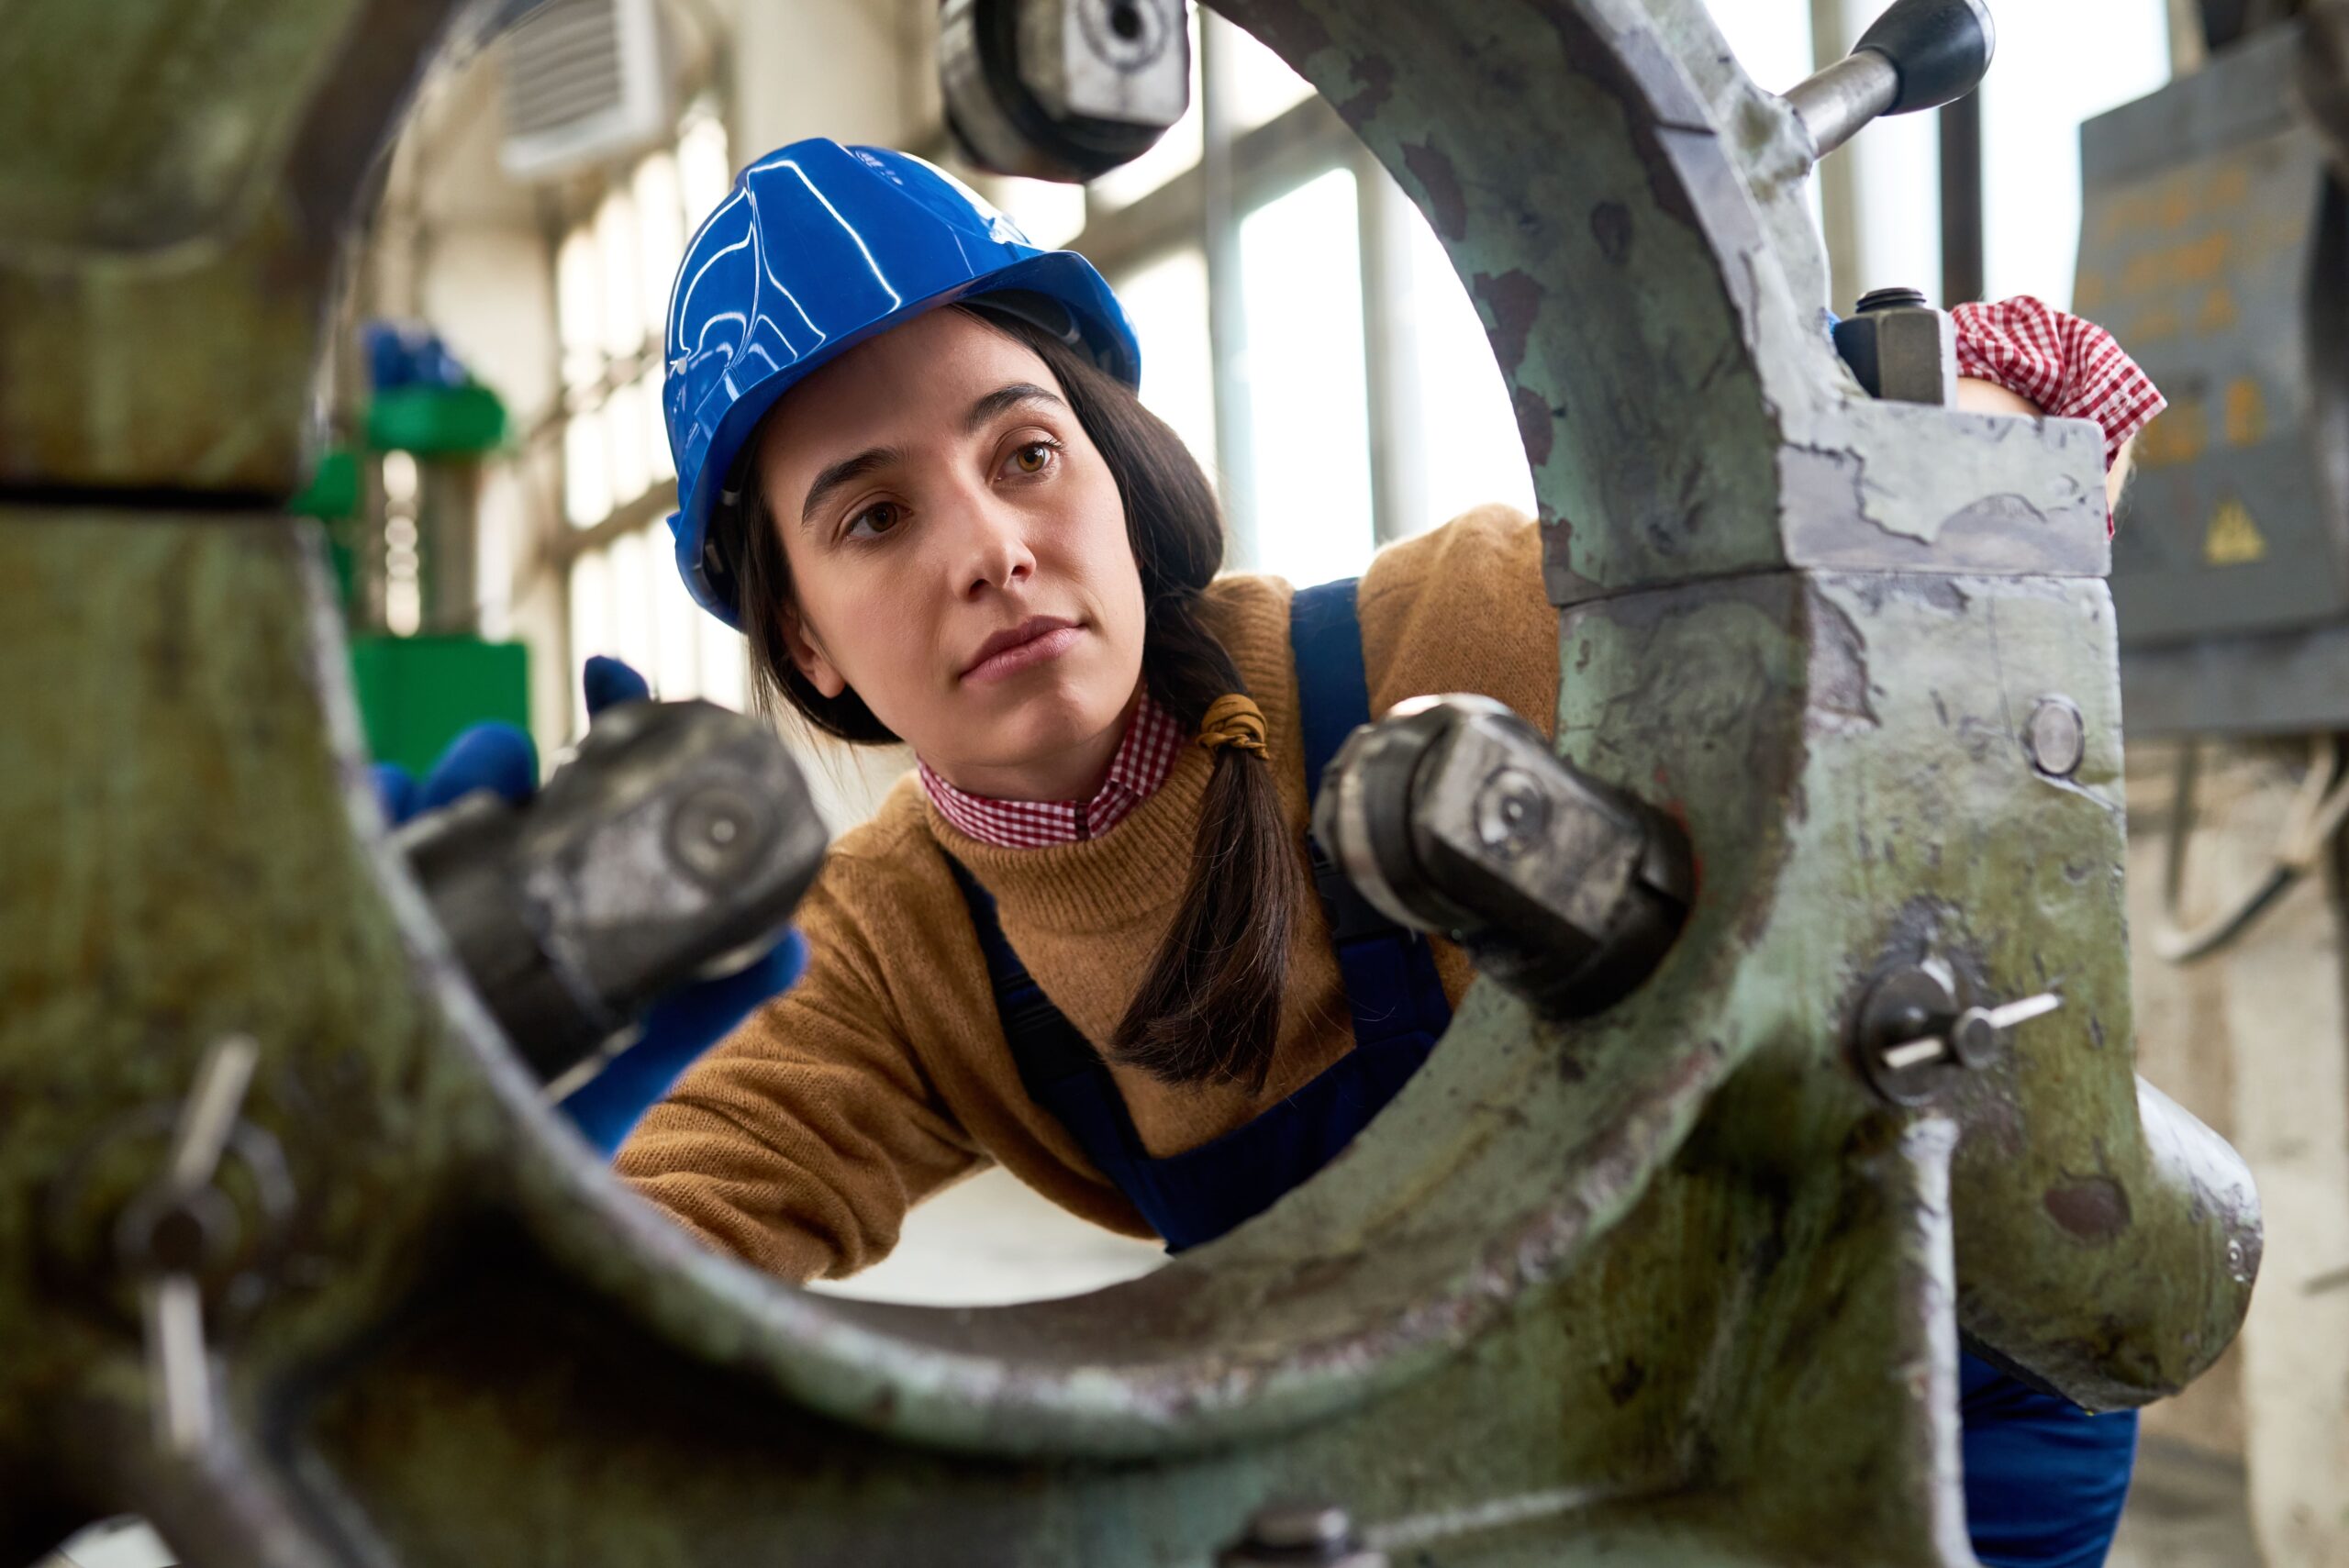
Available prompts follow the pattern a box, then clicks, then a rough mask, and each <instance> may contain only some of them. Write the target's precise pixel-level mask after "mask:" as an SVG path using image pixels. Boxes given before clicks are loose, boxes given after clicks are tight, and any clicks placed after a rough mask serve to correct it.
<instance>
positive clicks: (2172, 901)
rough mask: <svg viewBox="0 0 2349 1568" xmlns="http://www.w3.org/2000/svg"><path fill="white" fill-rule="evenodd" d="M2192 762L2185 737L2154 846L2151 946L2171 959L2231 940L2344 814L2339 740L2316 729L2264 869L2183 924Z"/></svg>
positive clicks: (2318, 853) (2197, 760)
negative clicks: (2158, 875) (2158, 909)
mask: <svg viewBox="0 0 2349 1568" xmlns="http://www.w3.org/2000/svg"><path fill="white" fill-rule="evenodd" d="M2200 766H2201V747H2200V745H2199V742H2196V741H2192V740H2189V741H2188V742H2187V743H2186V744H2185V745H2184V746H2182V747H2180V748H2179V750H2178V753H2177V782H2176V785H2175V787H2174V791H2173V794H2172V798H2171V805H2170V817H2169V830H2168V834H2167V840H2166V842H2165V844H2164V846H2163V851H2162V923H2161V928H2160V929H2158V930H2157V931H2155V932H2154V951H2155V952H2157V953H2159V954H2160V955H2161V956H2162V957H2163V958H2165V959H2166V960H2168V961H2169V962H2172V963H2192V962H2195V961H2196V960H2198V959H2204V958H2208V957H2210V955H2211V954H2212V953H2215V952H2219V951H2223V950H2225V949H2226V948H2228V947H2231V946H2232V945H2233V944H2234V942H2235V940H2236V939H2237V938H2239V937H2241V936H2242V935H2243V933H2244V932H2245V931H2248V930H2249V929H2251V928H2252V927H2253V926H2254V925H2256V924H2257V923H2258V921H2259V917H2261V916H2262V915H2264V914H2266V912H2267V911H2268V910H2269V909H2271V908H2273V907H2274V906H2275V904H2276V901H2277V899H2279V898H2281V897H2283V896H2284V895H2285V894H2286V893H2288V892H2289V891H2290V890H2291V887H2292V885H2293V884H2295V883H2297V882H2299V880H2300V878H2302V877H2304V876H2306V875H2308V873H2310V872H2311V871H2313V870H2315V869H2316V867H2317V865H2318V864H2319V862H2321V859H2322V857H2323V855H2324V851H2325V846H2327V845H2328V844H2330V843H2332V840H2334V839H2335V838H2336V837H2338V836H2339V834H2340V832H2341V826H2342V824H2343V822H2344V821H2349V778H2344V777H2343V776H2342V772H2341V745H2340V742H2339V740H2336V739H2335V738H2334V737H2333V736H2332V735H2329V734H2327V735H2319V736H2316V737H2314V738H2313V739H2311V740H2310V742H2309V765H2308V771H2307V772H2306V773H2303V774H2301V775H2300V787H2299V790H2298V791H2297V792H2296V793H2295V794H2294V795H2293V796H2292V806H2291V810H2290V811H2289V812H2288V814H2287V815H2286V817H2285V818H2284V827H2283V830H2282V831H2281V832H2280V833H2279V834H2277V840H2276V849H2275V851H2274V855H2273V858H2272V860H2271V862H2270V864H2269V866H2268V869H2267V872H2266V875H2264V876H2262V877H2260V878H2259V880H2258V881H2257V882H2255V883H2254V884H2252V885H2251V886H2250V887H2249V888H2248V889H2246V890H2245V891H2244V892H2243V894H2242V895H2239V896H2237V897H2235V898H2233V899H2232V900H2230V901H2229V902H2228V903H2227V904H2226V905H2225V906H2222V907H2221V909H2220V910H2219V912H2218V913H2217V914H2215V915H2212V916H2211V917H2210V918H2209V919H2206V920H2203V921H2201V922H2200V923H2199V924H2198V925H2195V926H2193V927H2190V928H2189V927H2186V926H2184V925H2182V924H2181V923H2180V920H2181V916H2180V907H2181V906H2182V904H2183V903H2184V894H2185V888H2186V846H2187V844H2188V841H2189V840H2191V839H2192V838H2193V834H2194V786H2195V783H2196V781H2197V779H2198V777H2199V773H2200Z"/></svg>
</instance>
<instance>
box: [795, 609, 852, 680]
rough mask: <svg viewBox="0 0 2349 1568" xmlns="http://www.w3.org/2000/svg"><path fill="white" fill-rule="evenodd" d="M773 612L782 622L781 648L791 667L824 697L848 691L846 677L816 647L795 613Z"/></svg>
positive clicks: (797, 613) (821, 650) (813, 639)
mask: <svg viewBox="0 0 2349 1568" xmlns="http://www.w3.org/2000/svg"><path fill="white" fill-rule="evenodd" d="M777 613H778V615H779V617H780V618H781V620H782V622H783V646H784V647H785V650H786V651H789V653H790V654H791V663H792V667H793V668H794V669H796V670H797V671H798V672H799V673H800V674H801V676H802V677H804V678H805V679H806V680H807V684H809V685H811V686H813V687H815V688H816V690H817V691H818V692H819V693H821V694H822V695H824V696H825V697H826V698H831V697H836V696H838V695H841V693H842V692H844V691H846V690H848V681H847V678H846V677H844V676H843V675H841V673H840V671H839V670H838V669H836V668H834V666H833V664H832V662H831V660H830V659H829V657H827V656H826V654H825V652H824V651H823V649H822V648H821V647H819V646H818V644H817V642H816V639H815V637H814V635H813V634H812V633H811V632H809V631H808V629H807V626H806V625H805V624H804V623H803V622H802V621H801V620H800V618H799V612H798V611H797V610H796V609H795V608H793V607H792V606H788V605H786V606H784V607H783V609H782V610H780V611H779V612H777Z"/></svg>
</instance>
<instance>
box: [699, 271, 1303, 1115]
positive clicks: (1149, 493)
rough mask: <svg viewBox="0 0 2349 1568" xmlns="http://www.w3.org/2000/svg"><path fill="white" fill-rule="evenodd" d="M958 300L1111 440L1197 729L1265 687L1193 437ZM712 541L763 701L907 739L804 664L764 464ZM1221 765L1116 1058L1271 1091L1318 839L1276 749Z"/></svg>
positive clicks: (862, 732)
mask: <svg viewBox="0 0 2349 1568" xmlns="http://www.w3.org/2000/svg"><path fill="white" fill-rule="evenodd" d="M955 308H960V309H964V310H967V311H969V312H970V314H972V315H973V316H975V317H978V318H979V319H980V320H982V321H985V323H986V324H987V325H988V326H990V327H992V328H996V330H997V331H1000V332H1004V333H1007V334H1008V335H1009V336H1011V337H1013V338H1016V339H1019V341H1020V342H1021V343H1022V344H1024V345H1026V346H1027V347H1028V348H1030V349H1031V350H1034V351H1035V352H1036V354H1037V355H1038V356H1039V357H1040V358H1041V359H1042V360H1043V361H1044V363H1045V364H1046V365H1047V366H1049V367H1050V368H1051V370H1052V373H1053V374H1054V375H1055V376H1056V377H1058V378H1059V381H1060V384H1061V390H1062V391H1063V392H1064V393H1065V394H1066V395H1067V396H1068V401H1069V406H1070V407H1071V408H1072V409H1074V412H1075V414H1076V417H1077V422H1078V423H1079V424H1081V425H1082V426H1084V428H1085V434H1086V435H1087V436H1088V437H1090V438H1091V439H1092V441H1093V444H1094V445H1095V446H1096V447H1097V448H1098V449H1099V450H1100V452H1101V456H1102V458H1103V460H1104V461H1105V462H1107V463H1108V468H1109V472H1110V473H1111V474H1113V475H1114V476H1115V477H1116V479H1117V482H1118V494H1119V497H1120V499H1122V500H1123V501H1124V503H1125V508H1126V537H1127V539H1128V541H1129V542H1130V544H1131V546H1132V548H1133V552H1134V561H1135V563H1136V564H1137V566H1139V568H1140V569H1141V588H1142V603H1143V614H1144V621H1145V625H1144V631H1143V639H1142V672H1143V675H1144V678H1145V679H1147V680H1148V682H1149V683H1150V693H1151V695H1152V697H1153V698H1154V699H1156V701H1157V702H1158V704H1159V706H1162V707H1163V708H1165V709H1166V711H1167V712H1169V713H1170V714H1173V715H1174V716H1175V717H1176V718H1177V719H1178V720H1180V721H1181V722H1182V723H1183V724H1184V725H1185V726H1186V728H1192V729H1197V727H1198V725H1199V723H1200V720H1201V719H1202V718H1203V717H1204V716H1205V715H1206V713H1207V710H1208V706H1210V705H1211V704H1213V703H1214V702H1215V700H1216V699H1217V698H1218V697H1220V696H1223V695H1227V694H1230V693H1240V694H1241V695H1245V694H1246V692H1247V686H1246V684H1245V683H1243V682H1242V681H1241V678H1240V672H1239V670H1238V669H1237V668H1236V667H1235V666H1234V665H1233V663H1232V662H1231V655H1230V653H1229V652H1227V651H1225V649H1224V646H1223V644H1222V643H1221V642H1220V641H1219V640H1218V639H1217V638H1216V636H1215V634H1214V632H1212V631H1210V630H1209V629H1208V627H1207V625H1206V623H1205V622H1204V621H1203V620H1202V619H1201V618H1200V615H1199V607H1200V603H1201V597H1200V596H1201V594H1202V593H1203V591H1204V590H1205V589H1206V587H1207V585H1208V583H1209V582H1210V581H1212V580H1213V578H1214V576H1215V574H1216V573H1217V571H1218V570H1219V568H1220V567H1221V566H1222V564H1223V537H1224V536H1223V517H1222V514H1221V511H1220V509H1219V507H1218V506H1217V505H1216V498H1215V491H1214V489H1213V488H1212V487H1211V486H1210V485H1209V484H1208V479H1207V475H1206V474H1204V473H1201V472H1200V471H1199V465H1198V463H1197V461H1196V460H1195V459H1194V458H1193V457H1192V456H1191V453H1190V450H1189V449H1188V448H1187V447H1186V446H1185V445H1184V444H1183V440H1182V438H1181V437H1179V436H1177V435H1175V432H1174V431H1173V430H1172V429H1171V428H1168V427H1167V426H1166V424H1165V423H1164V422H1163V421H1162V420H1161V419H1160V418H1159V417H1157V416H1156V415H1154V414H1152V413H1151V412H1150V410H1148V409H1147V408H1144V407H1143V406H1141V400H1140V399H1138V398H1136V397H1135V396H1134V395H1133V394H1132V393H1131V392H1130V391H1129V390H1128V389H1127V388H1126V386H1125V385H1124V384H1122V383H1120V382H1119V381H1118V380H1116V379H1115V378H1113V377H1111V376H1109V375H1108V374H1106V373H1103V372H1102V371H1100V370H1098V369H1097V368H1096V367H1095V366H1094V365H1093V363H1092V361H1089V360H1086V359H1085V358H1084V357H1082V356H1081V355H1079V354H1077V353H1075V352H1074V351H1073V350H1071V349H1069V348H1068V347H1067V346H1066V345H1065V344H1063V342H1062V341H1061V340H1060V339H1058V338H1057V337H1055V336H1053V335H1052V333H1051V332H1049V331H1047V330H1046V329H1044V328H1041V327H1038V326H1036V325H1034V324H1033V323H1031V322H1030V321H1029V320H1028V319H1026V317H1023V316H1019V315H1016V314H1011V313H1008V312H999V311H996V310H992V309H988V308H987V307H986V302H985V300H984V299H982V300H977V301H973V302H970V303H968V304H965V305H963V306H957V307H955ZM751 450H756V443H755V442H753V443H752V446H751ZM746 520H748V521H750V522H751V523H752V524H753V525H754V526H748V527H746V526H745V523H746ZM712 540H713V544H714V546H715V548H716V549H717V550H718V555H719V557H720V560H721V562H722V563H723V565H724V566H725V568H726V570H727V571H728V572H729V573H730V574H731V576H732V578H733V580H734V581H735V582H736V583H737V584H740V593H741V604H742V617H741V618H742V624H743V628H744V630H745V632H746V634H747V635H748V637H749V639H750V644H751V680H752V690H753V695H755V697H756V699H757V701H758V705H759V706H760V707H761V708H762V709H763V710H765V711H768V712H773V711H774V710H775V709H776V708H778V707H779V706H789V707H790V708H792V709H793V710H794V711H796V712H797V713H798V714H799V715H800V716H801V717H805V718H806V719H807V721H808V722H809V723H810V724H812V725H813V726H814V727H815V728H818V729H820V730H822V731H824V732H825V733H827V734H829V735H833V736H837V737H839V738H840V739H841V740H850V741H856V742H862V743H868V744H870V743H880V742H888V741H894V740H896V736H895V735H893V734H891V733H890V731H889V729H888V728H887V727H886V726H885V725H884V724H882V722H881V721H880V720H879V719H878V718H877V717H874V714H873V711H872V709H870V708H868V707H866V706H864V702H863V699H862V698H860V697H859V696H858V695H856V694H855V692H853V691H844V692H842V693H841V695H839V696H837V697H829V698H828V697H826V696H824V695H822V694H821V693H820V692H818V691H817V690H816V689H815V687H814V686H812V685H810V684H808V683H807V679H806V678H805V677H804V676H802V675H801V674H800V673H799V672H798V670H797V668H796V666H795V665H794V664H793V663H792V662H791V657H790V652H789V646H788V644H787V642H786V641H785V636H784V628H785V616H786V614H787V613H788V609H787V606H788V605H789V602H790V589H791V584H790V575H789V571H788V568H787V566H786V564H785V558H784V553H783V546H782V543H781V541H780V539H777V537H776V535H775V529H774V521H773V519H772V517H770V516H769V513H768V508H767V506H766V504H765V500H764V496H763V494H762V493H761V490H760V487H759V484H758V476H757V472H756V465H755V464H753V466H752V472H751V474H750V475H749V479H748V483H746V484H745V485H744V487H743V505H742V506H740V507H739V508H737V509H734V510H733V511H731V512H730V513H729V514H725V515H722V516H720V517H718V518H717V519H715V527H714V528H713V532H712ZM1214 766H1215V771H1214V773H1212V774H1211V775H1210V776H1209V778H1208V787H1207V795H1206V798H1205V799H1204V800H1203V801H1202V803H1201V805H1200V810H1199V820H1198V828H1197V839H1196V840H1195V842H1194V844H1193V848H1192V853H1191V863H1190V870H1189V873H1188V874H1187V876H1186V878H1185V881H1184V886H1183V897H1182V902H1181V903H1180V905H1179V906H1177V907H1176V910H1175V923H1174V925H1173V926H1172V927H1171V928H1170V929H1168V931H1167V934H1166V940H1165V941H1164V943H1163V944H1162V945H1161V947H1160V948H1159V950H1158V952H1157V954H1156V955H1155V956H1154V957H1153V958H1152V960H1151V962H1150V967H1149V969H1148V970H1147V971H1146V972H1145V973H1144V974H1143V976H1142V981H1141V987H1140V989H1138V990H1137V991H1136V992H1135V993H1134V999H1133V1003H1132V1005H1131V1006H1129V1007H1128V1008H1127V1009H1126V1015H1125V1017H1124V1018H1122V1019H1120V1020H1119V1024H1118V1029H1117V1034H1116V1036H1115V1038H1114V1039H1113V1040H1111V1041H1110V1046H1109V1055H1110V1057H1111V1058H1112V1059H1113V1060H1115V1061H1118V1062H1126V1063H1130V1064H1131V1065H1133V1066H1136V1067H1139V1068H1141V1069H1142V1070H1143V1071H1144V1072H1146V1073H1150V1074H1151V1075H1152V1077H1155V1078H1158V1079H1160V1080H1162V1081H1163V1082H1165V1083H1170V1084H1198V1083H1204V1082H1208V1081H1210V1080H1218V1079H1224V1080H1234V1081H1237V1082H1240V1083H1242V1084H1247V1085H1249V1086H1250V1087H1251V1088H1257V1087H1261V1086H1262V1085H1263V1084H1264V1077H1265V1074H1266V1073H1267V1072H1268V1071H1269V1070H1270V1069H1271V1066H1272V1060H1273V1050H1274V1047H1275V1045H1276V1044H1277V1043H1278V1041H1279V1038H1280V1025H1281V997H1282V994H1283V992H1284V991H1285V990H1286V984H1287V980H1288V948H1289V938H1290V933H1291V931H1292V930H1293V929H1294V927H1295V924H1296V921H1297V902H1298V898H1299V895H1300V892H1301V889H1302V887H1303V885H1304V876H1303V874H1302V873H1303V860H1302V847H1301V846H1300V845H1298V844H1297V843H1296V842H1294V841H1293V840H1292V839H1291V837H1290V834H1289V828H1288V823H1287V820H1286V817H1284V816H1283V814H1282V811H1281V804H1280V795H1279V792H1278V790H1277V789H1276V788H1275V785H1274V782H1273V776H1272V772H1271V769H1270V767H1269V765H1268V764H1267V762H1265V760H1264V757H1263V756H1262V755H1261V754H1259V753H1257V752H1253V751H1246V750H1243V749H1241V748H1240V747H1236V746H1225V747H1220V748H1218V749H1217V751H1216V752H1215V764H1214Z"/></svg>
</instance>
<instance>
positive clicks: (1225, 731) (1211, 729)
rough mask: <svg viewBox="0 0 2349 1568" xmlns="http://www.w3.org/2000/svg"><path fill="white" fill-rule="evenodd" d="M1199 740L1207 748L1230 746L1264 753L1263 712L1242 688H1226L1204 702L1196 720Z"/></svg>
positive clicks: (1217, 748)
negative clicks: (1205, 709)
mask: <svg viewBox="0 0 2349 1568" xmlns="http://www.w3.org/2000/svg"><path fill="white" fill-rule="evenodd" d="M1199 744H1200V745H1202V746H1204V747H1206V748H1207V749H1208V751H1221V750H1222V749H1223V748H1224V747H1226V746H1230V747H1232V748H1234V749H1236V750H1238V751H1253V752H1255V753H1256V754H1257V755H1258V756H1260V757H1261V756H1263V755H1264V714H1263V712H1262V711H1260V710H1259V709H1258V708H1257V706H1256V705H1255V704H1254V703H1252V702H1251V701H1249V700H1248V695H1247V694H1246V693H1245V692H1230V693H1228V694H1226V695H1223V696H1219V697H1218V698H1216V699H1215V701H1213V702H1212V703H1209V704H1208V713H1207V717H1205V718H1202V719H1201V720H1199Z"/></svg>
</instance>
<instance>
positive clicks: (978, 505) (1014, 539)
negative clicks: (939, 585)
mask: <svg viewBox="0 0 2349 1568" xmlns="http://www.w3.org/2000/svg"><path fill="white" fill-rule="evenodd" d="M1026 522H1027V520H1026V519H1025V518H1024V517H1021V516H1020V515H1019V513H1018V511H1016V510H1015V509H1014V508H1012V507H1009V506H1004V505H1003V504H1002V503H1000V502H998V501H996V499H995V498H994V497H993V496H985V497H974V498H973V500H972V502H971V504H970V505H969V506H968V507H967V508H966V509H965V511H964V514H963V536H964V540H965V542H964V545H963V550H964V552H965V553H964V557H963V567H962V571H961V576H962V579H963V583H962V591H963V595H964V596H965V597H967V598H973V599H976V598H979V597H981V596H983V595H985V594H986V593H987V592H988V591H989V590H995V591H997V592H1000V591H1001V590H1003V589H1007V588H1009V587H1011V586H1013V585H1014V584H1019V583H1023V582H1025V581H1027V580H1028V579H1029V578H1030V577H1032V576H1034V575H1035V574H1036V557H1035V554H1034V552H1033V551H1031V550H1030V549H1029V548H1028V533H1027V526H1026Z"/></svg>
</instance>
